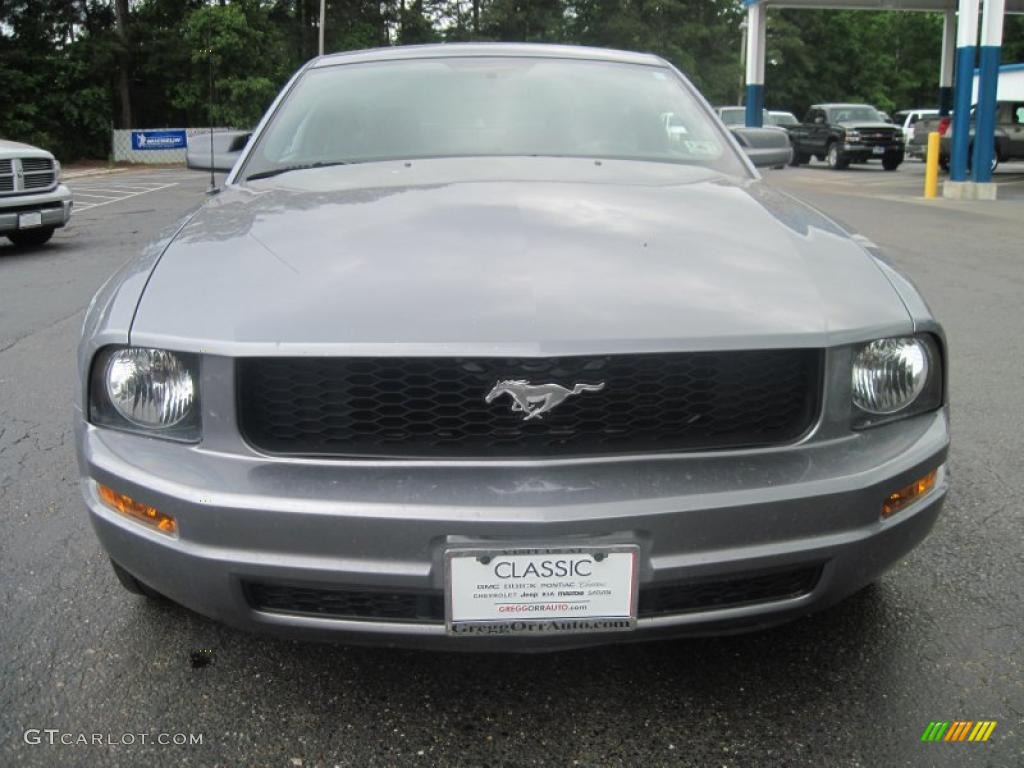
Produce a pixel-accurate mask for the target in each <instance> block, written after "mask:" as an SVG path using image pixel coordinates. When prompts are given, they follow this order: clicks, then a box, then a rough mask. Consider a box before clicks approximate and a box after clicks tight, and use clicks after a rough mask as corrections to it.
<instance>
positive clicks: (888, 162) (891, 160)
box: [882, 157, 903, 171]
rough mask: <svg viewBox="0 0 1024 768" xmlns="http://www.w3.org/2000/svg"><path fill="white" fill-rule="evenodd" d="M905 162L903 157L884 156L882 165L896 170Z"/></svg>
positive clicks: (888, 169) (889, 169)
mask: <svg viewBox="0 0 1024 768" xmlns="http://www.w3.org/2000/svg"><path fill="white" fill-rule="evenodd" d="M902 162H903V158H902V157H883V158H882V167H883V168H885V170H887V171H895V170H896V169H897V168H899V167H900V163H902Z"/></svg>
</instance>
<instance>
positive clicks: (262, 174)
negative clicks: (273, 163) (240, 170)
mask: <svg viewBox="0 0 1024 768" xmlns="http://www.w3.org/2000/svg"><path fill="white" fill-rule="evenodd" d="M348 164H349V161H348V160H332V161H331V162H329V163H324V162H320V161H317V162H315V163H303V164H301V165H285V166H282V167H281V168H271V169H270V170H269V171H257V172H256V173H250V174H249V175H248V176H246V177H245V180H246V181H252V180H253V179H269V178H270V177H271V176H278V175H280V174H282V173H288V171H304V170H307V169H309V168H326V167H327V166H329V165H348Z"/></svg>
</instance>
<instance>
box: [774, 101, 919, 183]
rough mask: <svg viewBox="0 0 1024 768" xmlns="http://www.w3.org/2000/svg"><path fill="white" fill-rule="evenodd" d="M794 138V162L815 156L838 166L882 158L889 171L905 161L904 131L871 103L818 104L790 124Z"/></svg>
mask: <svg viewBox="0 0 1024 768" xmlns="http://www.w3.org/2000/svg"><path fill="white" fill-rule="evenodd" d="M786 130H788V131H789V137H790V139H791V140H792V142H793V165H801V164H802V163H806V162H808V161H809V160H810V159H811V157H816V158H818V159H819V160H824V161H825V162H827V163H828V165H829V167H830V168H832V169H834V170H843V169H844V168H848V167H849V165H850V163H866V162H868V161H869V160H881V161H882V167H883V168H885V170H887V171H895V170H896V169H897V168H899V167H900V163H902V162H903V157H904V152H905V149H906V148H905V145H904V143H903V131H901V130H900V129H899V128H897V127H896V126H894V125H891V124H890V123H887V122H885V120H884V119H883V118H882V114H881V113H880V112H879V111H878V110H877V109H875V108H874V107H872V106H871V105H870V104H814V105H812V106H811V108H810V109H809V110H807V115H806V116H805V117H804V121H803V122H802V123H800V124H799V125H793V126H789V127H787V129H786Z"/></svg>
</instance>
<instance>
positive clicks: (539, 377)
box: [238, 350, 821, 457]
mask: <svg viewBox="0 0 1024 768" xmlns="http://www.w3.org/2000/svg"><path fill="white" fill-rule="evenodd" d="M820 369H821V353H820V351H818V350H764V351H745V352H721V353H719V352H700V353H680V354H657V355H654V354H651V355H610V356H599V357H561V358H512V359H505V358H243V359H241V360H240V361H239V363H238V384H239V420H240V424H241V427H242V431H243V433H244V434H245V436H246V438H247V439H248V440H249V441H250V442H251V443H252V444H253V445H254V446H256V447H258V448H260V449H262V450H265V451H268V452H271V453H280V454H303V455H348V456H393V457H438V456H440V457H547V456H588V455H599V454H611V453H636V452H648V451H673V450H701V449H714V448H726V447H741V446H759V445H770V444H777V443H784V442H789V441H791V440H793V439H795V438H797V437H798V436H800V435H801V434H803V433H804V432H805V431H806V430H807V429H808V428H809V427H810V426H811V424H812V423H813V420H814V417H815V415H816V413H817V406H818V393H819V390H820V378H821V374H820ZM506 379H512V380H526V381H528V382H530V383H531V384H542V383H543V384H546V383H556V384H560V385H562V386H564V387H567V388H570V389H571V388H573V387H574V385H576V384H580V383H584V384H598V383H601V382H603V383H604V388H603V389H602V390H601V391H596V392H595V391H586V392H581V393H579V394H576V395H572V396H570V397H568V398H567V399H565V400H564V401H563V402H562V403H561V404H560V405H558V407H557V408H556V409H554V410H552V411H550V412H548V413H545V414H544V416H543V417H542V418H535V419H532V420H530V421H524V420H523V415H524V414H523V413H521V412H520V413H516V412H513V411H512V407H511V406H512V399H511V397H510V396H508V395H500V396H498V397H497V398H496V399H494V400H493V401H492V402H491V403H487V402H485V400H484V397H485V396H486V395H487V394H488V392H490V390H491V388H492V387H493V386H494V385H495V383H496V382H498V381H501V380H506Z"/></svg>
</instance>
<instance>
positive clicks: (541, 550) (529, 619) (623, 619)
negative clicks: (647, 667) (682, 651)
mask: <svg viewBox="0 0 1024 768" xmlns="http://www.w3.org/2000/svg"><path fill="white" fill-rule="evenodd" d="M545 560H547V561H548V564H547V566H545V567H546V568H547V569H548V570H544V569H543V568H542V564H543V562H544V561H545ZM557 561H571V562H576V563H578V565H577V566H572V565H567V564H566V563H565V562H563V565H562V566H561V567H559V566H558V565H557ZM530 562H533V563H534V564H535V569H534V573H536V574H538V575H530V573H529V569H528V567H527V564H528V563H530ZM502 563H505V564H506V565H504V566H502V565H500V564H502ZM513 563H514V564H515V565H512V564H513ZM639 563H640V547H639V546H638V545H636V544H607V545H580V546H572V545H569V546H565V545H563V546H559V545H551V546H535V547H534V546H524V547H453V548H449V549H446V550H445V552H444V598H445V631H446V632H447V634H448V635H451V636H457V637H484V636H494V635H503V636H522V635H534V636H537V635H548V636H550V635H552V634H557V635H560V634H578V633H584V632H594V633H596V632H600V633H604V632H623V631H632V630H634V629H635V628H636V621H637V602H638V595H639V578H638V574H639ZM516 568H518V570H516ZM565 568H568V569H569V570H573V569H574V568H575V569H578V571H579V572H578V573H574V574H571V575H559V574H560V573H561V571H562V570H564V569H565ZM496 569H498V570H499V571H500V572H501V573H502V574H504V575H505V576H506V578H504V580H503V581H502V583H501V584H500V588H497V589H483V590H481V589H477V588H478V587H482V586H484V587H492V586H495V585H496V583H497V581H496V580H498V581H501V580H499V579H498V577H497V576H496V575H495V573H496ZM584 572H585V574H584ZM546 573H550V574H552V575H545V574H546ZM527 579H532V581H528V580H527ZM463 580H466V581H463ZM467 589H468V591H469V593H471V594H467V593H466V591H467ZM581 592H582V594H578V593H581ZM566 593H570V594H566ZM536 605H540V606H541V608H535V607H528V608H527V607H526V606H536ZM502 606H505V607H504V608H502ZM570 606H572V607H570ZM581 606H582V607H581ZM546 608H551V610H547V609H546ZM588 609H589V610H588Z"/></svg>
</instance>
